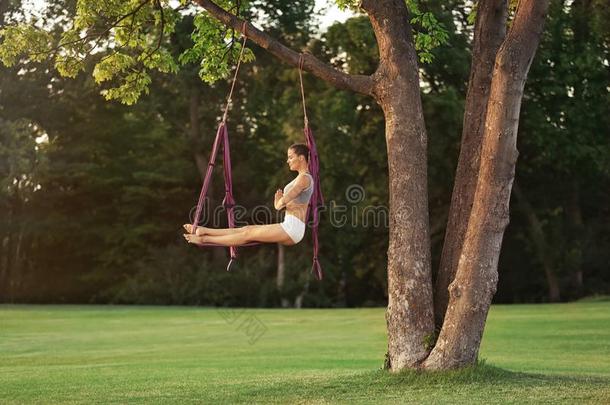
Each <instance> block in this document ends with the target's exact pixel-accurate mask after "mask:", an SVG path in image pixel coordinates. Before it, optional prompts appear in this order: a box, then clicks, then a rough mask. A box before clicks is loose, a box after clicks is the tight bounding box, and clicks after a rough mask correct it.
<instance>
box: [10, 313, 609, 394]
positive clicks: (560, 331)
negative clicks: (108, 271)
mask: <svg viewBox="0 0 610 405" xmlns="http://www.w3.org/2000/svg"><path fill="white" fill-rule="evenodd" d="M385 350H386V335H385V321H384V309H383V308H372V309H368V308H367V309H330V310H314V309H312V310H307V309H306V310H276V309H274V310H265V309H237V310H219V309H214V308H188V307H141V306H139V307H128V306H19V305H17V306H12V305H3V306H0V403H2V404H5V403H23V402H28V403H30V402H38V403H57V402H62V403H66V402H67V403H126V402H140V403H151V402H152V403H167V402H174V403H185V402H203V403H219V402H221V403H236V402H259V403H260V402H264V403H267V402H275V403H295V402H297V403H424V402H425V403H446V402H452V403H471V402H475V403H515V404H521V403H595V404H599V403H610V302H586V303H574V304H556V305H513V306H501V305H497V306H494V307H492V310H491V312H490V315H489V320H488V322H487V327H486V330H485V336H484V339H483V345H482V348H481V356H480V357H481V358H482V359H484V360H485V363H484V364H482V365H479V366H477V367H476V368H473V369H469V370H464V371H459V372H450V373H416V372H406V373H401V374H397V375H392V374H389V373H387V372H384V371H381V370H380V367H381V365H382V362H383V357H384V353H385Z"/></svg>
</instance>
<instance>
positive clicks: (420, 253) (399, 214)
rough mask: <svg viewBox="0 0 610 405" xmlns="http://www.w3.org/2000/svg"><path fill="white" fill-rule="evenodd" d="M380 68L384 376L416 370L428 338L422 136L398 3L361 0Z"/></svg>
mask: <svg viewBox="0 0 610 405" xmlns="http://www.w3.org/2000/svg"><path fill="white" fill-rule="evenodd" d="M362 8H363V9H364V10H366V12H367V13H368V14H369V18H370V21H371V24H372V26H373V30H374V32H375V36H376V38H377V43H378V45H379V56H380V64H379V67H378V69H377V71H376V72H375V74H374V75H373V77H374V80H375V87H374V97H375V98H376V100H377V102H378V103H379V104H380V106H381V107H382V110H383V113H384V116H385V131H386V133H385V135H386V145H387V153H388V168H389V183H390V184H389V196H390V198H389V200H390V201H389V202H390V214H389V219H390V232H389V247H388V308H387V311H386V322H387V330H388V354H387V361H388V363H389V364H386V366H387V367H388V368H389V369H390V370H391V371H399V370H401V369H404V368H410V367H417V366H418V365H419V364H420V363H421V362H422V361H423V360H424V359H425V358H426V356H427V355H428V352H429V347H428V346H427V342H428V341H429V339H430V337H431V336H432V335H433V332H434V316H433V303H432V276H431V270H430V237H429V224H428V189H427V135H426V129H425V125H424V121H423V110H422V105H421V96H420V88H419V75H418V67H417V55H416V53H415V49H414V46H413V38H412V33H411V27H410V25H409V24H408V21H409V18H408V14H407V9H406V6H405V3H404V1H402V0H392V1H383V2H381V1H373V0H365V1H363V2H362Z"/></svg>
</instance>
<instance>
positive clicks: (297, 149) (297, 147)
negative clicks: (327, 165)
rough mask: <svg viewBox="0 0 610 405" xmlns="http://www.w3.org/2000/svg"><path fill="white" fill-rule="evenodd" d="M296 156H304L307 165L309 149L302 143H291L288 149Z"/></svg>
mask: <svg viewBox="0 0 610 405" xmlns="http://www.w3.org/2000/svg"><path fill="white" fill-rule="evenodd" d="M288 149H292V150H293V151H294V153H296V155H297V156H305V161H306V162H308V163H309V148H308V147H307V145H305V144H304V143H293V144H292V145H290V148H288Z"/></svg>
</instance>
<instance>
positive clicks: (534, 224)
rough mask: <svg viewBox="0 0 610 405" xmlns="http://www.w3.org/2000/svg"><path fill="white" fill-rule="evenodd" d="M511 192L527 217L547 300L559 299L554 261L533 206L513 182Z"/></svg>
mask: <svg viewBox="0 0 610 405" xmlns="http://www.w3.org/2000/svg"><path fill="white" fill-rule="evenodd" d="M513 193H514V194H515V197H517V203H518V204H519V207H520V209H521V211H523V213H524V214H525V217H526V218H527V222H528V224H529V233H530V237H531V239H532V242H533V243H534V249H535V250H536V256H538V260H539V261H540V264H541V265H542V268H543V269H544V276H545V278H546V283H547V286H548V289H549V301H550V302H558V301H559V300H560V295H559V280H558V279H557V275H556V274H555V272H554V271H553V269H554V267H555V266H554V261H553V259H552V257H551V253H550V252H551V251H550V249H549V246H548V243H547V242H546V238H545V236H544V231H543V230H542V224H541V223H540V220H539V219H538V216H537V215H536V212H535V211H534V208H533V207H532V205H531V204H530V202H529V201H528V199H527V198H526V197H525V194H524V193H523V191H522V190H521V188H520V187H518V186H517V184H515V185H514V186H513Z"/></svg>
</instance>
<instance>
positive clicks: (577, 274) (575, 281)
mask: <svg viewBox="0 0 610 405" xmlns="http://www.w3.org/2000/svg"><path fill="white" fill-rule="evenodd" d="M566 211H567V212H566V214H567V219H568V229H569V239H568V242H569V244H570V253H571V254H570V257H569V258H570V260H569V263H570V275H571V281H572V286H573V296H572V298H574V297H580V296H582V292H583V271H582V260H583V246H584V243H583V238H584V233H585V225H584V222H583V219H582V212H581V209H580V187H579V185H578V182H577V181H576V180H575V179H573V180H571V181H570V189H569V191H568V203H567V210H566Z"/></svg>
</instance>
